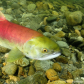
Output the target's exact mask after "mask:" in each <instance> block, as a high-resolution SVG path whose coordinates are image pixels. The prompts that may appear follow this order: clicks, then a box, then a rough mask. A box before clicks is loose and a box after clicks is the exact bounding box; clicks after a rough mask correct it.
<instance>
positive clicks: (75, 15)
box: [65, 11, 82, 25]
mask: <svg viewBox="0 0 84 84" xmlns="http://www.w3.org/2000/svg"><path fill="white" fill-rule="evenodd" d="M65 16H66V20H67V24H68V25H77V24H79V23H81V22H82V12H81V11H75V12H66V13H65Z"/></svg>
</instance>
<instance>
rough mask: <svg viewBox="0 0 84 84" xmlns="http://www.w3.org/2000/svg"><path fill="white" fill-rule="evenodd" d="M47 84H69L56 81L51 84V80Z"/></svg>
mask: <svg viewBox="0 0 84 84" xmlns="http://www.w3.org/2000/svg"><path fill="white" fill-rule="evenodd" d="M47 84H68V83H66V82H65V81H64V80H56V81H52V82H50V80H49V81H48V83H47Z"/></svg>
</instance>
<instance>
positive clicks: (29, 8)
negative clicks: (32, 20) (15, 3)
mask: <svg viewBox="0 0 84 84" xmlns="http://www.w3.org/2000/svg"><path fill="white" fill-rule="evenodd" d="M35 8H36V5H35V4H29V5H28V6H27V9H28V11H29V12H32V11H34V10H35Z"/></svg>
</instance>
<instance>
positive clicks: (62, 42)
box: [57, 41, 69, 48]
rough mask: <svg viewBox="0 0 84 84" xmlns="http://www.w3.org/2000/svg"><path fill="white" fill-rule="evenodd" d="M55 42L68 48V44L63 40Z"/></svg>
mask: <svg viewBox="0 0 84 84" xmlns="http://www.w3.org/2000/svg"><path fill="white" fill-rule="evenodd" d="M57 44H58V45H59V46H60V47H65V48H69V46H68V44H67V43H66V42H64V41H57Z"/></svg>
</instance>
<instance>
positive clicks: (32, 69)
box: [28, 65, 35, 76]
mask: <svg viewBox="0 0 84 84" xmlns="http://www.w3.org/2000/svg"><path fill="white" fill-rule="evenodd" d="M34 73H35V70H34V67H33V65H31V66H30V67H29V72H28V75H29V76H30V75H33V74H34Z"/></svg>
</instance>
